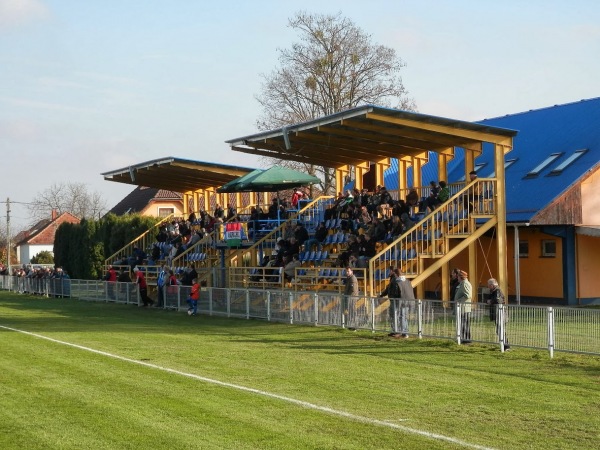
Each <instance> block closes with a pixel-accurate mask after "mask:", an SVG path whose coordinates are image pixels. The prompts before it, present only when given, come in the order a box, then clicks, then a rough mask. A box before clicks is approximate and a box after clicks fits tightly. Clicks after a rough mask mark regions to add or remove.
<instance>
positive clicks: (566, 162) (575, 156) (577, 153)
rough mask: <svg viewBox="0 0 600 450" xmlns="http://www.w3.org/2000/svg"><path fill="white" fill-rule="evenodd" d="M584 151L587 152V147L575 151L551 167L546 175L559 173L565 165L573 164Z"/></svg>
mask: <svg viewBox="0 0 600 450" xmlns="http://www.w3.org/2000/svg"><path fill="white" fill-rule="evenodd" d="M585 152H587V149H585V150H577V151H575V152H574V153H573V154H572V155H571V156H569V157H568V158H567V159H565V160H564V161H563V162H562V163H560V164H559V165H558V166H556V167H555V168H554V169H552V170H551V171H550V173H549V174H548V175H560V174H561V173H562V171H563V170H565V169H566V168H567V167H569V166H570V165H571V164H573V163H574V162H575V161H577V160H578V159H579V158H581V157H582V156H583V154H584V153H585Z"/></svg>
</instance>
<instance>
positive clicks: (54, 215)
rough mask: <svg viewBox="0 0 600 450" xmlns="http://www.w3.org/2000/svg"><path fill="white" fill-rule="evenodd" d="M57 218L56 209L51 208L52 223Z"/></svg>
mask: <svg viewBox="0 0 600 450" xmlns="http://www.w3.org/2000/svg"><path fill="white" fill-rule="evenodd" d="M57 217H58V212H57V211H56V209H54V208H52V222H54V221H55V220H56V218H57Z"/></svg>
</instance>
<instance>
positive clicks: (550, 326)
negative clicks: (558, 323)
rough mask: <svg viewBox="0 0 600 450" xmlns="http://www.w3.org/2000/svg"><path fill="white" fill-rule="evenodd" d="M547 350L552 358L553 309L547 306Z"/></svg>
mask: <svg viewBox="0 0 600 450" xmlns="http://www.w3.org/2000/svg"><path fill="white" fill-rule="evenodd" d="M548 352H549V353H550V358H554V309H553V308H552V307H551V306H549V307H548Z"/></svg>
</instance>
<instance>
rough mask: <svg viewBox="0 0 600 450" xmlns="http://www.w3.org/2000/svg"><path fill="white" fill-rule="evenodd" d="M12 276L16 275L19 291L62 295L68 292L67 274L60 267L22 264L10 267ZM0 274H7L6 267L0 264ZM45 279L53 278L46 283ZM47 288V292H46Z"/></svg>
mask: <svg viewBox="0 0 600 450" xmlns="http://www.w3.org/2000/svg"><path fill="white" fill-rule="evenodd" d="M11 272H12V273H11V274H12V276H13V277H17V286H18V292H19V293H22V294H23V293H26V294H46V293H48V294H49V295H52V296H55V297H63V296H68V295H69V292H70V284H69V279H70V277H69V274H68V273H67V271H66V270H63V268H62V267H56V266H55V267H52V268H51V267H47V266H32V265H30V264H24V265H21V266H16V267H13V268H12V271H11ZM0 275H9V273H8V268H7V267H6V266H4V265H2V264H0ZM46 280H53V282H52V283H49V284H46ZM47 290H49V292H47Z"/></svg>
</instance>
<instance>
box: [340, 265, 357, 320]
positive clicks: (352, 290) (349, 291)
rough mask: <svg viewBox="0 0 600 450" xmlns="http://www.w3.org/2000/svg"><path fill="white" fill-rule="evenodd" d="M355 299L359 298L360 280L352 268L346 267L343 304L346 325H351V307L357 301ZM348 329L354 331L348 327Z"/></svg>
mask: <svg viewBox="0 0 600 450" xmlns="http://www.w3.org/2000/svg"><path fill="white" fill-rule="evenodd" d="M353 297H358V279H357V278H356V275H354V271H353V270H352V267H350V266H348V267H346V285H345V286H344V295H343V297H342V298H343V303H342V314H343V318H344V324H345V325H346V326H348V325H350V305H351V304H353V301H352V300H356V299H355V298H353ZM348 329H349V330H350V329H354V328H353V327H348Z"/></svg>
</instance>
